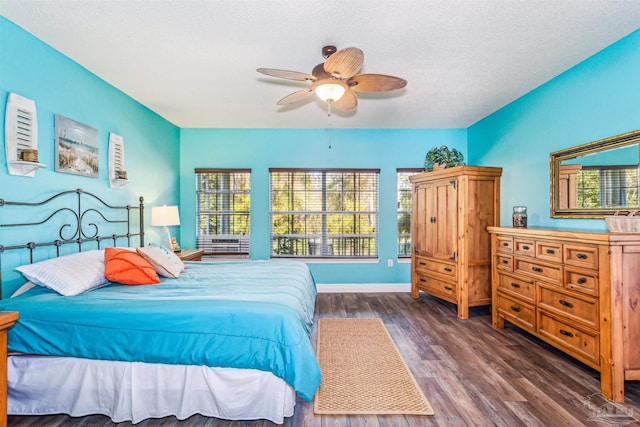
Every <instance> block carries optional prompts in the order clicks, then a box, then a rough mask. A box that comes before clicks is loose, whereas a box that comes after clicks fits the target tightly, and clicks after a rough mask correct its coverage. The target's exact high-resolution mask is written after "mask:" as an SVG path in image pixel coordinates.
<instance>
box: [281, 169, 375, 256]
mask: <svg viewBox="0 0 640 427" xmlns="http://www.w3.org/2000/svg"><path fill="white" fill-rule="evenodd" d="M269 172H270V177H271V256H272V257H311V258H320V257H323V258H327V257H328V258H376V257H377V256H378V175H379V174H380V171H379V170H370V169H368V170H363V169H356V170H346V169H317V170H310V169H270V170H269Z"/></svg>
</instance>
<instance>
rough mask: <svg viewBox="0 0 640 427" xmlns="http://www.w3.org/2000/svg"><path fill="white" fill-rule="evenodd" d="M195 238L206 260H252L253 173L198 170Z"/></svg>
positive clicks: (246, 171)
mask: <svg viewBox="0 0 640 427" xmlns="http://www.w3.org/2000/svg"><path fill="white" fill-rule="evenodd" d="M195 172H196V193H197V200H196V203H197V208H196V234H197V236H196V238H197V242H198V248H199V249H204V255H205V256H215V255H225V256H230V255H233V256H239V257H243V258H246V257H248V256H249V222H250V217H249V211H250V208H251V195H250V192H251V184H250V183H251V170H248V169H196V170H195Z"/></svg>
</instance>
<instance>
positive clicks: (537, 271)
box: [531, 267, 543, 273]
mask: <svg viewBox="0 0 640 427" xmlns="http://www.w3.org/2000/svg"><path fill="white" fill-rule="evenodd" d="M531 269H532V270H533V271H535V272H536V273H542V271H543V270H542V269H541V268H540V267H531Z"/></svg>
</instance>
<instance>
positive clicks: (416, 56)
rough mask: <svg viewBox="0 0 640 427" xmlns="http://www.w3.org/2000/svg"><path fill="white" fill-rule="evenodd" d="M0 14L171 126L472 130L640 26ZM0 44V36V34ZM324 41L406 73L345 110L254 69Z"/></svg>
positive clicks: (350, 2)
mask: <svg viewBox="0 0 640 427" xmlns="http://www.w3.org/2000/svg"><path fill="white" fill-rule="evenodd" d="M0 13H2V15H4V16H5V17H7V18H8V19H10V20H11V21H13V22H15V23H16V24H17V25H19V26H21V27H22V28H24V29H26V30H27V31H29V32H31V33H32V34H34V35H35V36H36V37H38V38H40V39H41V40H43V41H45V42H46V43H48V44H49V45H51V46H52V47H54V48H55V49H57V50H59V51H60V52H62V53H64V54H65V55H67V56H68V57H70V58H72V59H73V60H75V61H76V62H78V63H80V64H81V65H82V66H84V67H85V68H87V69H88V70H90V71H92V72H93V73H95V74H97V75H98V76H99V77H101V78H102V79H104V80H106V81H107V82H109V83H110V84H112V85H113V86H115V87H117V88H118V89H120V90H122V91H123V92H125V93H126V94H128V95H129V96H131V97H132V98H134V99H136V100H138V101H139V102H141V103H142V104H144V105H145V106H147V107H148V108H150V109H151V110H153V111H155V112H157V113H158V114H159V115H161V116H162V117H164V118H166V119H167V120H169V121H170V122H172V123H174V124H176V125H178V126H180V127H187V128H188V127H196V128H198V127H204V128H217V127H220V128H324V127H327V126H329V125H330V126H332V127H335V128H457V127H462V128H464V127H468V126H469V125H471V124H473V123H475V122H476V121H478V120H480V119H482V118H483V117H486V116H487V115H489V114H491V113H492V112H494V111H496V110H497V109H499V108H501V107H502V106H504V105H506V104H507V103H509V102H511V101H513V100H514V99H516V98H518V97H520V96H522V95H523V94H525V93H527V92H529V91H530V90H532V89H534V88H535V87H537V86H539V85H540V84H542V83H544V82H546V81H548V80H550V79H552V78H553V77H555V76H557V75H558V74H560V73H562V72H564V71H565V70H567V69H568V68H570V67H572V66H574V65H576V64H577V63H579V62H581V61H583V60H584V59H586V58H588V57H589V56H591V55H593V54H594V53H596V52H597V51H599V50H601V49H603V48H605V47H606V46H608V45H610V44H612V43H614V42H615V41H617V40H619V39H621V38H622V37H624V36H626V35H628V34H630V33H631V32H633V31H634V30H636V29H638V28H640V0H518V1H515V0H468V1H467V0H344V1H343V0H322V1H317V0H200V1H198V0H136V1H124V0H122V1H119V0H91V1H78V0H0ZM0 42H1V41H0ZM327 44H333V45H336V46H337V47H338V49H340V48H344V47H348V46H355V47H358V48H360V49H362V50H363V51H364V54H365V60H364V66H363V69H362V70H361V71H362V72H367V73H382V74H390V75H394V76H398V77H402V78H404V79H406V80H408V82H409V83H408V85H407V87H406V88H405V89H402V90H399V91H395V92H390V93H383V94H359V100H360V102H359V106H358V108H357V110H356V111H354V112H351V113H338V112H334V113H333V115H332V117H331V118H330V119H329V118H327V110H326V104H323V103H322V102H321V101H318V100H315V99H311V100H310V101H308V102H303V103H301V104H295V105H290V106H286V107H279V106H277V105H276V102H277V101H278V100H279V99H281V98H282V97H284V96H285V95H287V94H289V93H291V92H294V91H296V90H299V89H303V88H306V87H308V86H309V85H308V84H306V83H303V82H293V81H287V80H282V79H276V78H272V77H268V76H264V75H262V74H259V73H257V72H256V68H258V67H266V68H280V69H285V70H293V71H301V72H305V73H310V72H311V69H312V68H313V67H314V66H315V65H316V64H318V63H320V62H322V61H323V60H324V59H323V58H322V55H321V48H322V46H324V45H327Z"/></svg>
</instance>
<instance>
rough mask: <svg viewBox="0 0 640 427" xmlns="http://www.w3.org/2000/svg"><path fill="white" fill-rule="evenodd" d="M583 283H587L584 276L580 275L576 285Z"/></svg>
mask: <svg viewBox="0 0 640 427" xmlns="http://www.w3.org/2000/svg"><path fill="white" fill-rule="evenodd" d="M585 283H587V278H586V277H581V278H579V279H578V285H584V284H585Z"/></svg>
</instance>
